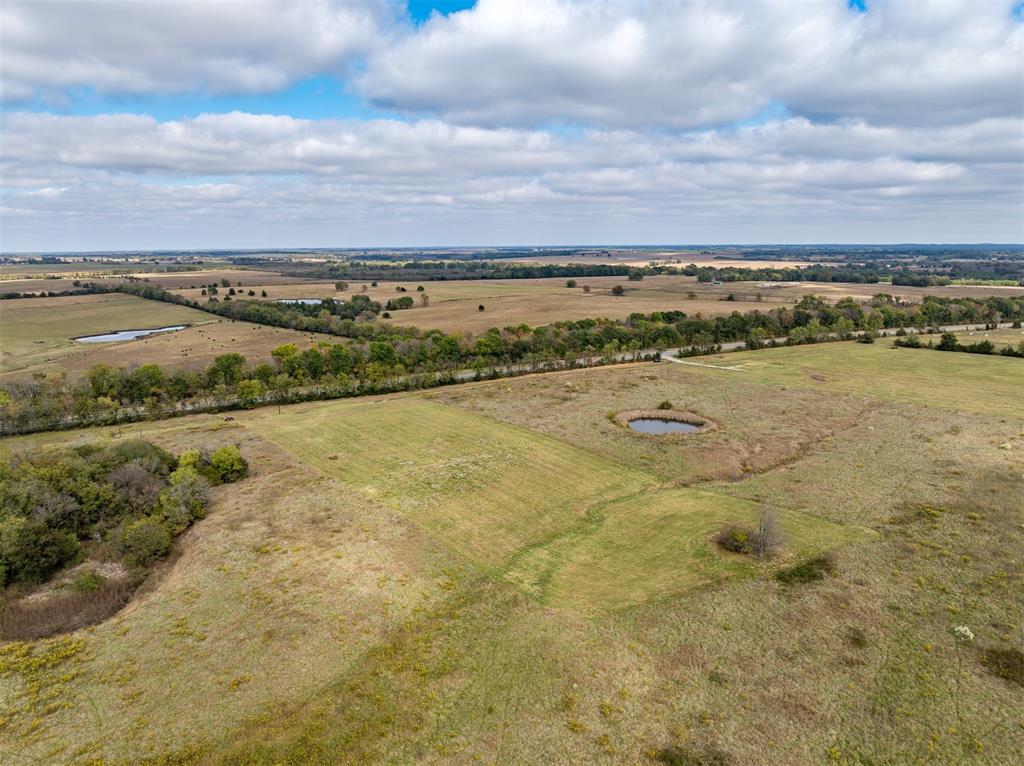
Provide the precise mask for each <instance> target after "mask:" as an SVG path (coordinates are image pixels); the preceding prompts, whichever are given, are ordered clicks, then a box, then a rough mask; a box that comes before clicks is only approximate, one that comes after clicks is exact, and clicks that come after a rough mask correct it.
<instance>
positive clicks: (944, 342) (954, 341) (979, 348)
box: [893, 332, 1024, 359]
mask: <svg viewBox="0 0 1024 766" xmlns="http://www.w3.org/2000/svg"><path fill="white" fill-rule="evenodd" d="M893 345H894V346H899V347H900V348H931V349H934V350H936V351H962V352H964V353H967V354H998V355H1000V356H1013V357H1018V358H1020V359H1024V341H1021V342H1020V343H1018V344H1017V347H1016V348H1014V347H1013V346H1004V347H1003V348H1000V349H997V348H996V345H995V344H994V343H993V342H992V341H990V340H988V339H985V340H980V341H978V342H977V343H961V342H960V340H959V339H958V338H957V337H956V333H952V332H944V333H942V337H941V338H940V339H939V342H938V343H937V344H936V343H934V342H933V341H931V340H929V341H928V342H927V343H922V342H921V339H920V338H918V337H917V336H916V335H907V336H905V337H902V338H897V339H896V340H895V341H893Z"/></svg>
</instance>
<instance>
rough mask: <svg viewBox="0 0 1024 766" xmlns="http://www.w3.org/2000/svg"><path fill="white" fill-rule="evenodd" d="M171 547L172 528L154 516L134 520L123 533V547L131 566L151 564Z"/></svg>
mask: <svg viewBox="0 0 1024 766" xmlns="http://www.w3.org/2000/svg"><path fill="white" fill-rule="evenodd" d="M170 548H171V530H170V529H168V528H167V526H166V525H165V524H164V523H163V522H162V521H161V520H160V519H158V518H155V517H153V516H146V517H145V518H142V519H138V520H137V521H133V522H132V523H130V524H129V525H128V526H127V527H126V528H125V529H124V532H123V533H122V535H121V549H122V551H123V553H124V560H125V563H126V564H128V565H129V566H134V567H144V566H149V565H150V564H152V563H153V562H154V561H156V560H157V559H159V558H161V557H163V556H164V555H165V554H166V553H167V551H169V550H170Z"/></svg>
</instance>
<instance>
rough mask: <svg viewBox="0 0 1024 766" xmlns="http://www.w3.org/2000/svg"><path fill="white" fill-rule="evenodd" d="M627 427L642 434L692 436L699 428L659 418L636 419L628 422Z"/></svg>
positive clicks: (690, 424) (691, 424)
mask: <svg viewBox="0 0 1024 766" xmlns="http://www.w3.org/2000/svg"><path fill="white" fill-rule="evenodd" d="M628 425H629V427H630V428H632V429H633V430H634V431H639V432H640V433H642V434H692V433H696V432H697V431H699V430H700V428H701V427H700V426H695V425H693V423H684V422H683V421H681V420H663V419H661V418H636V419H635V420H631V421H629V424H628Z"/></svg>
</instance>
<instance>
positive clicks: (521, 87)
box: [359, 0, 1024, 128]
mask: <svg viewBox="0 0 1024 766" xmlns="http://www.w3.org/2000/svg"><path fill="white" fill-rule="evenodd" d="M869 5H870V10H869V12H868V13H865V14H861V13H858V12H856V11H854V10H851V9H849V8H848V7H847V4H846V2H845V1H844V0H830V1H824V2H816V3H796V2H756V1H752V2H748V3H735V2H712V1H711V0H704V1H703V2H692V3H663V2H654V1H653V0H652V1H647V0H621V1H620V2H615V3H603V2H585V1H583V2H579V1H577V2H570V1H569V0H533V1H532V2H530V3H509V2H504V1H503V0H481V1H480V2H479V3H478V5H477V7H475V8H474V9H472V10H467V11H463V12H461V13H457V14H453V15H451V16H449V17H436V18H434V19H433V20H432V21H431V22H430V23H428V24H427V25H425V26H424V27H423V28H422V30H421V31H420V32H419V33H418V34H415V35H410V36H407V37H406V38H405V39H403V40H401V41H399V42H397V43H396V44H394V45H392V46H389V47H388V48H385V49H381V50H379V51H378V52H377V53H376V54H375V55H374V56H373V57H371V58H370V61H369V65H368V68H367V70H366V72H365V73H364V74H363V75H362V76H361V78H360V79H359V85H360V87H361V88H362V90H363V92H364V93H365V94H366V95H367V96H368V97H370V98H371V99H373V100H374V101H375V102H376V103H377V104H379V105H382V106H386V107H390V108H396V109H404V110H408V111H410V112H421V111H425V110H426V111H432V112H435V113H437V114H439V115H442V116H444V117H445V118H446V119H449V120H452V121H456V122H462V123H473V124H518V125H524V124H536V123H543V122H545V121H552V120H555V121H558V120H564V121H569V122H576V123H586V124H597V125H623V126H663V127H666V126H667V127H676V128H679V127H693V126H707V125H715V124H722V123H727V122H730V121H733V120H738V119H743V118H748V117H751V116H753V115H755V114H757V113H758V112H759V110H761V109H763V108H764V107H766V106H768V105H769V104H772V103H778V102H782V103H784V104H786V105H787V106H788V107H789V108H790V109H792V110H794V111H795V112H797V113H798V114H805V115H824V116H827V117H829V118H834V117H852V118H861V119H866V120H868V121H870V122H873V123H875V124H902V125H906V124H948V123H954V122H964V121H969V120H976V119H981V118H985V117H994V116H1006V115H1016V114H1019V113H1020V112H1021V107H1022V102H1021V99H1022V93H1024V90H1022V89H1024V66H1022V65H1024V32H1022V25H1021V23H1020V21H1019V20H1018V19H1016V18H1014V17H1013V14H1012V5H1013V4H1012V2H1009V0H1007V1H1006V2H974V1H973V0H970V1H967V0H965V1H961V2H957V1H956V0H941V1H936V2H915V3H907V2H904V0H872V2H871V3H870V4H869Z"/></svg>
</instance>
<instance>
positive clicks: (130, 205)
mask: <svg viewBox="0 0 1024 766" xmlns="http://www.w3.org/2000/svg"><path fill="white" fill-rule="evenodd" d="M1022 131H1024V120H1021V119H1009V118H1002V119H995V120H988V121H984V122H981V123H978V124H977V125H974V126H970V127H959V126H952V127H944V128H932V129H917V128H915V129H901V128H876V127H872V126H870V125H867V124H864V123H859V122H858V123H843V124H831V125H816V124H813V123H811V122H809V121H807V120H805V119H799V118H794V119H788V120H784V121H778V122H773V123H769V124H766V125H762V126H758V127H748V128H741V129H727V130H716V131H699V132H693V133H685V134H666V133H658V132H655V133H651V132H647V131H634V130H624V129H617V130H592V131H585V132H581V133H572V134H568V135H560V134H556V133H551V132H546V131H540V130H529V129H513V128H499V129H486V128H477V127H461V126H453V125H449V124H447V123H444V122H440V121H434V120H425V121H419V122H413V123H404V122H400V121H394V120H375V121H365V122H364V121H356V120H346V121H335V120H299V119H293V118H290V117H279V116H278V117H275V116H266V115H250V114H242V113H232V114H227V115H203V116H201V117H198V118H195V119H190V120H182V121H173V122H163V123H161V122H158V121H156V120H154V119H152V118H149V117H142V116H138V115H106V116H100V117H62V116H54V115H44V114H36V113H14V114H11V115H8V117H7V118H6V121H5V129H4V135H3V143H4V147H5V150H4V154H5V157H4V165H3V171H2V172H3V177H4V181H5V185H6V186H7V188H8V192H7V194H6V200H5V202H6V206H7V207H8V208H9V210H10V211H11V212H10V213H5V215H6V216H8V219H7V220H8V224H9V225H8V227H7V229H8V232H7V234H6V235H5V240H6V239H8V238H9V237H13V239H10V240H9V241H5V243H4V247H5V248H8V249H11V248H15V247H23V246H24V244H22V243H23V242H27V241H31V237H32V236H37V232H38V230H39V229H40V227H41V226H44V227H45V228H46V229H47V231H48V232H51V233H52V234H53V236H55V237H60V236H61V235H60V231H62V230H64V229H65V228H69V230H71V231H74V232H75V234H76V236H86V237H88V238H89V241H92V240H93V239H95V238H97V237H100V238H103V237H106V238H107V239H103V240H102V241H104V242H109V241H111V238H114V239H115V240H116V237H118V236H120V235H122V234H123V235H124V236H127V234H126V232H133V233H135V236H138V232H139V231H140V230H141V229H145V230H147V231H149V232H150V237H151V238H155V241H156V242H163V243H164V244H165V245H166V246H172V245H181V246H185V245H186V244H188V245H191V246H198V245H199V244H202V241H201V240H199V241H196V242H193V241H191V240H188V239H187V238H188V237H191V236H198V235H199V234H200V233H202V234H204V235H205V236H207V237H211V236H212V237H215V239H214V240H213V242H214V243H216V244H235V245H241V244H243V243H245V242H249V243H250V244H252V245H259V244H260V243H259V242H255V241H253V242H250V238H258V236H263V237H273V236H276V237H279V238H278V239H273V238H271V239H266V240H264V241H263V242H262V244H263V245H270V244H282V245H284V244H288V243H289V242H291V243H292V244H294V243H296V242H301V243H303V244H310V243H311V242H310V239H309V238H310V237H312V236H314V235H315V236H316V237H318V238H319V239H317V240H316V241H317V242H320V243H326V244H330V243H334V244H342V243H352V242H364V243H371V242H375V243H377V244H387V243H390V244H424V243H427V242H431V241H438V240H439V239H440V240H441V241H449V242H451V241H458V242H466V241H488V242H490V241H513V242H543V241H558V242H596V241H600V240H602V239H606V238H608V237H611V238H613V239H614V238H618V239H620V241H621V240H623V239H624V240H626V241H637V240H641V239H642V240H646V241H700V240H702V239H703V240H717V241H723V240H743V239H746V240H762V241H768V240H771V241H780V240H807V239H811V240H814V239H819V240H820V239H826V240H832V241H835V240H841V239H865V238H866V239H885V238H886V237H885V236H883V234H884V233H885V232H891V233H894V232H896V231H902V232H903V236H899V237H897V238H898V239H901V240H903V239H915V238H918V239H925V240H928V241H933V240H958V239H987V240H993V239H996V240H998V239H1004V240H1014V239H1021V234H1022V233H1024V232H1021V228H1020V223H1019V221H1020V215H1019V214H1020V212H1021V199H1020V183H1019V182H1020V178H1021V171H1022V166H1024V156H1022V153H1021V140H1022V139H1021V135H1022ZM53 189H62V191H61V193H60V194H53V193H51V192H50V191H48V190H53ZM156 232H162V234H161V235H160V236H156ZM284 232H288V236H283V233H284ZM627 232H632V233H627ZM983 232H984V235H983ZM876 235H877V236H876ZM230 236H234V237H236V240H235V241H234V242H233V243H232V242H230V241H222V239H221V238H228V239H229V238H230ZM890 236H892V234H890ZM182 237H185V238H186V239H185V240H184V241H183V240H182ZM495 238H497V239H496V240H495ZM152 243H153V242H152V241H151V239H146V240H145V242H143V243H139V242H137V243H136V244H152ZM80 246H84V245H80Z"/></svg>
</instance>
